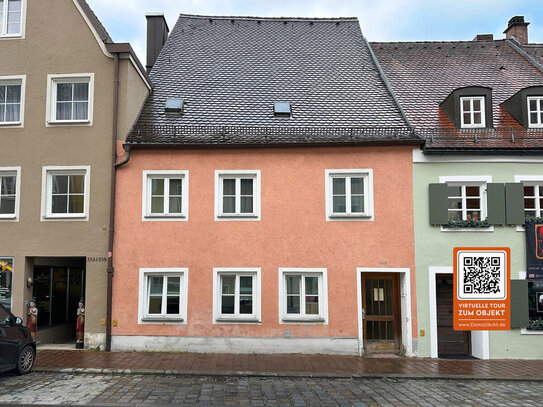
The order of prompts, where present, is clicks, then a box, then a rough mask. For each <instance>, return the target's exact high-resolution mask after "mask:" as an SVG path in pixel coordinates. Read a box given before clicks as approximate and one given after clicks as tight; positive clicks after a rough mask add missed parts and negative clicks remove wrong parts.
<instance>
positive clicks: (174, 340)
mask: <svg viewBox="0 0 543 407" xmlns="http://www.w3.org/2000/svg"><path fill="white" fill-rule="evenodd" d="M85 340H86V335H85ZM85 347H87V343H85ZM111 348H112V350H114V351H174V352H195V353H306V354H315V353H324V354H332V355H357V354H358V339H356V338H288V339H287V338H223V337H193V336H192V337H185V336H120V335H114V336H113V338H112V344H111Z"/></svg>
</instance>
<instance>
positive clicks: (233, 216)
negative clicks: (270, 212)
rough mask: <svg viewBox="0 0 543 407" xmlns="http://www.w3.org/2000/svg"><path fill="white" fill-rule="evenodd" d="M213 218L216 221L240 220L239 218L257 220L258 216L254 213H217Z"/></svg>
mask: <svg viewBox="0 0 543 407" xmlns="http://www.w3.org/2000/svg"><path fill="white" fill-rule="evenodd" d="M215 220H218V221H240V220H248V221H259V220H260V216H259V215H255V214H249V215H245V214H243V215H237V214H228V215H222V214H221V215H217V216H216V218H215Z"/></svg>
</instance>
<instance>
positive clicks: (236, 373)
mask: <svg viewBox="0 0 543 407" xmlns="http://www.w3.org/2000/svg"><path fill="white" fill-rule="evenodd" d="M33 371H34V372H50V373H71V374H111V375H122V374H128V375H130V374H133V375H171V376H217V377H233V376H243V377H277V378H288V377H292V378H304V377H305V378H316V379H409V380H487V381H529V382H543V377H511V376H507V377H503V376H475V375H447V374H398V373H309V372H254V371H205V370H200V371H192V370H163V369H109V368H105V369H100V368H56V367H34V369H33Z"/></svg>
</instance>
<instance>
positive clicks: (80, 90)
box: [47, 74, 94, 124]
mask: <svg viewBox="0 0 543 407" xmlns="http://www.w3.org/2000/svg"><path fill="white" fill-rule="evenodd" d="M48 77H49V83H48V87H49V95H48V97H49V104H48V118H47V121H48V123H53V124H55V123H57V124H62V123H65V124H70V123H73V124H77V123H80V124H87V123H91V122H92V111H93V94H94V74H67V75H49V76H48Z"/></svg>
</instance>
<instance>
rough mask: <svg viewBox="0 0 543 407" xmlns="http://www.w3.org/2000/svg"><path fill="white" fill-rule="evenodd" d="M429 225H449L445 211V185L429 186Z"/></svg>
mask: <svg viewBox="0 0 543 407" xmlns="http://www.w3.org/2000/svg"><path fill="white" fill-rule="evenodd" d="M429 198H430V224H431V225H446V224H447V223H449V215H448V213H447V212H448V211H447V184H430V185H429Z"/></svg>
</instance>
